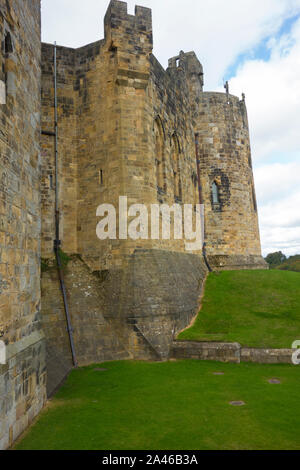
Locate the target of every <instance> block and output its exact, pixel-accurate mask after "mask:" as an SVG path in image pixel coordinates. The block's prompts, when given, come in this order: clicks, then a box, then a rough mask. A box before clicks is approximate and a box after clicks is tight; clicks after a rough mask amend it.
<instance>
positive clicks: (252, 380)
mask: <svg viewBox="0 0 300 470" xmlns="http://www.w3.org/2000/svg"><path fill="white" fill-rule="evenodd" d="M101 367H105V368H106V369H107V371H106V372H97V371H95V370H94V369H95V366H90V367H87V368H83V369H78V370H74V371H73V372H72V373H71V375H70V376H69V378H68V380H67V382H66V383H65V385H64V386H63V387H62V388H61V390H60V391H59V392H58V394H57V395H56V396H55V398H54V399H53V400H52V401H51V404H50V406H48V407H47V408H46V410H45V411H43V412H42V414H41V416H40V417H39V419H38V421H37V422H36V423H35V424H34V425H33V426H32V427H31V429H30V430H29V432H28V433H27V434H26V436H25V437H24V439H23V440H22V441H21V442H19V443H18V444H17V446H16V449H18V450H40V449H41V450H48V449H50V450H56V449H57V450H77V449H78V450H86V449H89V450H190V449H193V450H195V449H196V450H198V449H199V450H205V449H300V441H299V435H300V407H299V396H300V380H299V372H300V367H297V366H291V365H259V364H240V365H238V364H221V363H215V362H201V361H192V360H191V361H178V362H169V363H146V362H111V363H107V364H105V365H101ZM218 371H223V372H224V373H225V375H222V376H215V375H213V373H214V372H218ZM274 377H276V378H278V379H280V380H281V384H280V385H271V384H269V383H268V380H269V379H271V378H274ZM235 400H243V401H244V402H245V403H246V405H245V406H243V407H233V406H231V405H229V402H230V401H235Z"/></svg>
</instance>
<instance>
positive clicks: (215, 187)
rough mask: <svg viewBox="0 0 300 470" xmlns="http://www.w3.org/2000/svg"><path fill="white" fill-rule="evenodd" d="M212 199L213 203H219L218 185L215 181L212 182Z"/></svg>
mask: <svg viewBox="0 0 300 470" xmlns="http://www.w3.org/2000/svg"><path fill="white" fill-rule="evenodd" d="M212 200H213V204H220V195H219V187H218V185H217V183H216V182H215V181H214V182H213V184H212Z"/></svg>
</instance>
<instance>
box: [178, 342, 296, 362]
mask: <svg viewBox="0 0 300 470" xmlns="http://www.w3.org/2000/svg"><path fill="white" fill-rule="evenodd" d="M293 352H294V350H293V349H256V348H243V347H242V346H241V345H240V344H239V343H217V342H197V341H174V342H173V345H172V348H171V351H170V359H198V360H202V361H220V362H233V363H238V364H239V363H240V362H254V363H258V364H292V354H293Z"/></svg>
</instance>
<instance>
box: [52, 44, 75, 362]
mask: <svg viewBox="0 0 300 470" xmlns="http://www.w3.org/2000/svg"><path fill="white" fill-rule="evenodd" d="M54 137H55V240H54V252H55V256H56V262H57V270H58V276H59V282H60V288H61V292H62V296H63V302H64V308H65V314H66V321H67V330H68V335H69V341H70V348H71V353H72V360H73V364H74V367H77V366H78V363H77V359H76V352H75V345H74V338H73V328H72V323H71V317H70V311H69V305H68V299H67V292H66V287H65V282H64V276H63V269H62V262H61V258H60V252H59V248H60V245H61V241H60V239H59V187H58V181H59V180H58V113H57V57H56V42H55V43H54Z"/></svg>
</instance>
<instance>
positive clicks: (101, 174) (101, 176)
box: [99, 170, 103, 186]
mask: <svg viewBox="0 0 300 470" xmlns="http://www.w3.org/2000/svg"><path fill="white" fill-rule="evenodd" d="M99 184H100V186H102V185H103V170H100V171H99Z"/></svg>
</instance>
